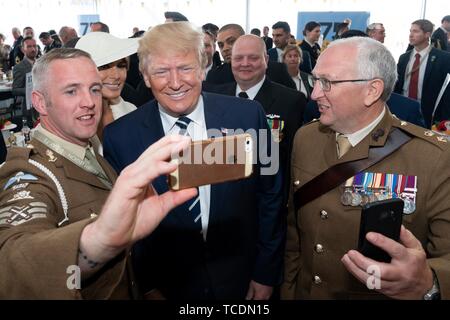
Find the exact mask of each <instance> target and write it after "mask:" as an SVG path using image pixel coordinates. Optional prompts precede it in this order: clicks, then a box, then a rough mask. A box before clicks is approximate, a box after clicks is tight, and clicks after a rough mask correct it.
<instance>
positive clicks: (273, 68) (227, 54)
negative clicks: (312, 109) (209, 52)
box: [206, 24, 295, 89]
mask: <svg viewBox="0 0 450 320" xmlns="http://www.w3.org/2000/svg"><path fill="white" fill-rule="evenodd" d="M244 34H245V31H244V29H242V27H241V26H240V25H238V24H227V25H224V26H223V27H222V28H220V30H219V33H218V34H217V44H218V46H219V49H220V53H221V54H222V57H223V60H224V63H223V64H222V65H220V66H218V67H216V68H213V69H212V70H211V71H210V72H208V76H207V77H206V82H208V83H211V84H223V83H228V82H233V81H234V78H233V73H232V72H231V65H230V63H231V50H232V48H233V45H234V42H235V41H236V40H237V39H238V38H239V37H240V36H243V35H244ZM266 74H267V76H268V77H269V78H270V79H271V80H272V81H275V82H277V83H280V84H282V85H284V86H286V87H289V88H292V89H295V83H294V81H292V79H291V77H290V76H289V73H288V72H287V68H286V66H285V65H284V64H283V63H278V62H276V61H272V62H270V63H269V66H268V68H267V70H266Z"/></svg>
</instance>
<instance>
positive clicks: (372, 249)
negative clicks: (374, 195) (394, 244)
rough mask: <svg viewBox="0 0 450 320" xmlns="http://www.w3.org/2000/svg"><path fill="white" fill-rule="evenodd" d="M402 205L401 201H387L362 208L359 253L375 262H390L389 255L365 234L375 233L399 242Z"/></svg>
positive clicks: (369, 204)
mask: <svg viewBox="0 0 450 320" xmlns="http://www.w3.org/2000/svg"><path fill="white" fill-rule="evenodd" d="M403 205H404V203H403V200H401V199H388V200H383V201H377V202H372V203H368V204H366V205H365V206H363V209H362V212H361V223H360V228H359V243H358V251H359V252H361V253H362V254H363V255H364V256H366V257H368V258H371V259H373V260H376V261H380V262H387V263H389V262H390V261H391V257H390V256H389V254H387V253H386V252H385V251H384V250H382V249H380V248H379V247H377V246H375V245H373V244H372V243H370V242H369V241H368V240H367V239H366V234H367V233H368V232H377V233H381V234H382V235H384V236H386V237H388V238H391V239H393V240H395V241H399V238H400V228H401V225H402V216H403Z"/></svg>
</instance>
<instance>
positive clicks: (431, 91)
mask: <svg viewBox="0 0 450 320" xmlns="http://www.w3.org/2000/svg"><path fill="white" fill-rule="evenodd" d="M432 32H433V24H432V23H431V22H430V21H428V20H424V19H423V20H416V21H414V22H413V23H412V24H411V29H410V34H409V41H410V44H411V45H412V46H414V49H412V50H410V51H408V52H406V53H404V54H402V55H401V56H400V58H399V60H398V64H397V72H398V81H397V84H396V86H395V92H397V93H400V94H402V95H404V96H407V97H410V98H412V99H415V100H418V101H420V102H421V107H422V114H423V117H424V120H425V126H426V127H427V128H431V126H432V125H433V124H434V123H435V122H439V121H441V120H448V119H450V93H449V92H450V86H447V90H446V91H445V92H444V94H443V96H442V98H441V100H440V102H439V104H438V105H437V106H436V101H437V99H438V96H439V93H440V91H441V88H442V85H443V84H444V81H445V79H446V76H447V74H448V73H450V54H449V53H448V52H445V51H442V50H439V49H436V48H433V47H432V46H431V45H430V37H431V33H432Z"/></svg>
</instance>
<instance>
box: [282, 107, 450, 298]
mask: <svg viewBox="0 0 450 320" xmlns="http://www.w3.org/2000/svg"><path fill="white" fill-rule="evenodd" d="M393 128H399V129H400V130H402V131H404V132H407V133H408V134H409V135H411V136H412V137H413V138H412V140H410V141H409V142H408V143H407V144H405V145H404V146H402V147H401V148H400V149H399V150H397V151H395V152H394V153H392V154H391V155H390V156H388V157H387V158H385V159H384V160H382V161H381V162H379V163H377V164H375V165H373V166H372V167H370V168H368V169H366V170H365V172H372V173H395V174H402V175H414V176H417V189H418V191H417V197H416V210H415V211H414V212H413V213H412V214H409V215H404V216H403V225H404V226H405V227H406V228H407V229H409V230H410V231H411V232H412V233H413V234H414V235H415V237H417V238H418V239H419V240H420V242H421V243H422V245H423V248H424V249H425V251H426V253H427V255H428V263H429V265H430V266H431V268H432V269H433V270H434V272H435V273H436V275H437V278H438V281H439V285H440V290H441V297H442V298H443V299H450V169H449V164H450V142H446V139H445V138H443V137H441V136H438V135H436V134H434V133H432V132H431V131H426V129H423V128H420V127H417V126H415V125H412V124H409V123H407V122H403V121H400V120H398V119H396V118H394V117H393V116H392V115H391V114H390V113H389V112H386V115H385V116H384V117H383V119H382V120H381V122H380V123H379V124H378V125H377V126H376V127H375V128H374V129H373V131H372V132H371V133H370V134H369V135H368V136H367V137H365V138H364V140H362V141H361V142H360V143H359V144H357V145H356V146H355V147H354V148H351V149H350V151H348V152H347V153H346V154H345V155H344V156H343V157H342V158H341V159H339V160H338V158H337V152H336V134H335V132H334V131H332V130H331V129H329V128H326V127H324V126H322V125H321V124H320V123H319V122H314V123H310V124H308V125H306V126H304V127H303V128H301V129H300V130H299V131H298V132H297V134H296V137H295V140H294V146H293V158H292V182H293V183H292V188H291V194H290V209H289V216H288V232H287V246H286V255H285V281H284V284H283V288H282V298H284V299H352V298H357V299H367V298H376V299H378V298H386V297H385V296H383V295H381V294H379V293H377V292H375V291H374V290H369V289H367V287H366V285H365V284H362V283H360V282H359V281H358V280H356V278H354V277H353V275H352V274H350V273H349V272H348V271H347V270H346V269H345V267H344V265H343V264H342V262H341V258H342V257H343V256H344V254H345V253H347V252H348V250H350V249H356V248H357V246H358V236H359V225H360V218H361V207H351V206H344V205H343V204H342V203H341V195H342V193H343V191H344V190H343V188H342V187H337V188H335V189H333V190H331V191H330V192H328V193H326V194H324V195H322V196H320V197H319V198H317V199H315V200H313V201H311V202H309V203H308V204H306V205H305V206H303V207H302V208H301V209H300V210H299V211H297V212H295V210H294V208H293V203H292V194H293V192H295V191H296V190H297V189H298V188H300V187H301V186H302V185H303V184H305V183H306V182H308V181H309V180H311V179H312V178H314V177H315V176H317V175H319V174H320V173H322V172H323V171H325V170H326V169H328V168H329V167H331V166H333V165H335V164H337V163H341V162H348V161H354V160H359V159H364V158H367V157H368V150H369V147H377V146H383V145H384V144H385V143H386V139H387V137H388V134H389V132H391V130H392V129H393ZM295 181H297V183H294V182H295Z"/></svg>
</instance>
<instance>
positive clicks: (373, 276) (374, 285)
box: [366, 264, 381, 290]
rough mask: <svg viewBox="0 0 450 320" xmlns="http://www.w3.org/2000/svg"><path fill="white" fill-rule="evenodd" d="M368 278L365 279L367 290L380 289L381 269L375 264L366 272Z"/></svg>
mask: <svg viewBox="0 0 450 320" xmlns="http://www.w3.org/2000/svg"><path fill="white" fill-rule="evenodd" d="M366 272H367V273H368V274H369V275H370V276H369V277H368V278H367V281H366V286H367V288H368V289H369V290H379V289H381V269H380V267H379V266H377V265H376V264H372V265H370V266H369V267H368V268H367V271H366Z"/></svg>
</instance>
